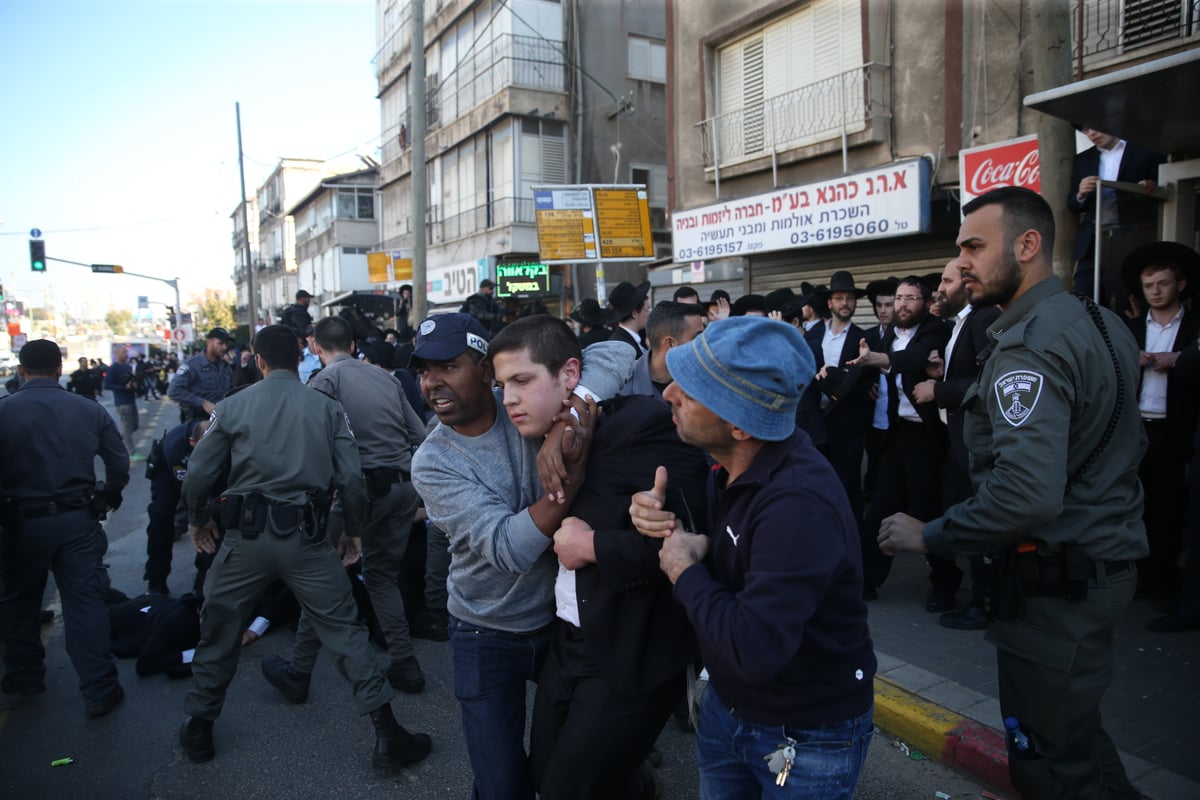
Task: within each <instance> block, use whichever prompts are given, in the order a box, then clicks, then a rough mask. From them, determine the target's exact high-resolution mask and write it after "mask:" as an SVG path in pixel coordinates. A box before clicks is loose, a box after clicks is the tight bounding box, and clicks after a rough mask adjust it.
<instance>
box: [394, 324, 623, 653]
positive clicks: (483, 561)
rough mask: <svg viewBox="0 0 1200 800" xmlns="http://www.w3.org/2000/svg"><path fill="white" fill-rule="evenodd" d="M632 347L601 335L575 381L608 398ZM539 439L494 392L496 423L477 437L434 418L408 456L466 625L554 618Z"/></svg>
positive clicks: (452, 602) (511, 628)
mask: <svg viewBox="0 0 1200 800" xmlns="http://www.w3.org/2000/svg"><path fill="white" fill-rule="evenodd" d="M632 368H633V350H632V349H631V348H630V347H629V346H628V345H626V344H624V343H623V342H600V343H599V344H595V345H592V346H591V347H589V348H588V349H587V351H586V352H585V354H584V370H583V375H582V380H581V383H582V384H583V385H584V386H586V387H587V388H588V389H589V390H590V391H591V392H592V393H593V394H594V395H599V399H607V398H609V397H612V396H613V395H615V394H616V392H617V390H618V389H619V388H620V387H621V386H622V385H623V384H624V383H625V382H626V380H628V378H629V374H630V371H631V370H632ZM541 444H542V442H541V440H540V439H539V440H530V439H525V438H523V437H522V436H521V434H520V433H519V432H518V431H517V429H516V427H514V426H513V424H512V421H511V420H509V418H508V415H507V414H506V413H505V412H504V404H503V397H502V395H501V394H500V392H499V391H497V393H496V422H495V424H494V425H492V427H491V429H490V430H488V431H487V433H484V434H483V435H481V436H463V435H462V434H460V433H457V432H456V431H454V430H452V429H451V428H449V427H447V426H445V425H442V424H438V426H437V427H436V428H434V429H433V431H432V432H430V434H429V436H428V437H427V438H426V439H425V443H424V444H422V445H421V448H420V449H419V450H417V453H416V455H415V456H413V466H412V478H413V485H414V486H416V489H417V492H418V493H419V494H420V495H421V498H422V499H423V500H424V501H425V509H426V511H427V512H428V513H429V519H430V520H431V521H432V522H433V523H434V524H435V525H437V526H438V527H439V528H441V529H442V530H443V531H445V532H446V537H447V539H448V540H449V542H450V574H449V577H448V578H447V580H446V588H447V592H448V594H449V598H448V600H447V603H446V605H447V608H448V610H449V611H450V613H451V614H453V615H454V616H455V617H457V618H458V619H460V620H462V621H464V622H467V623H469V624H471V625H478V626H480V627H484V628H494V629H496V630H501V631H508V632H511V633H528V632H530V631H535V630H538V629H539V628H542V627H545V626H546V625H549V624H550V622H551V621H552V620H553V619H554V578H555V575H556V574H557V571H558V567H557V565H558V562H557V559H556V558H555V556H554V551H553V550H551V549H550V544H551V540H550V538H549V537H548V536H545V535H544V534H543V533H542V532H541V531H540V530H538V527H537V525H535V524H534V522H533V517H532V516H530V514H529V506H531V505H533V504H534V503H535V502H537V499H538V497H539V496H540V494H541V491H542V488H541V482H540V481H539V480H538V474H537V454H538V449H539V448H540V447H541Z"/></svg>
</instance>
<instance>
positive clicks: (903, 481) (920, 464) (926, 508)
mask: <svg viewBox="0 0 1200 800" xmlns="http://www.w3.org/2000/svg"><path fill="white" fill-rule="evenodd" d="M948 450H949V439H948V438H947V436H946V428H945V426H941V425H930V424H928V423H924V422H910V421H908V420H903V419H902V420H897V421H896V422H894V423H892V425H891V427H890V428H888V432H887V438H886V440H885V442H884V447H883V455H882V456H881V458H880V463H879V478H878V480H877V483H876V485H875V492H874V495H873V496H872V497H871V505H870V507H869V508H868V509H867V514H866V519H865V520H864V522H863V532H862V552H863V579H864V582H865V585H866V586H869V587H878V586H882V585H883V582H884V581H886V580H887V576H888V574H889V573H890V572H891V570H892V557H891V556H887V555H884V554H883V552H882V551H881V550H880V549H879V544H878V542H877V539H878V538H879V526H880V525H881V524H882V523H883V520H884V519H886V518H887V517H890V516H891V515H892V514H897V513H904V514H909V515H911V516H913V517H916V518H917V519H919V520H921V521H923V522H928V521H929V520H931V519H936V518H937V517H939V516H941V513H942V508H943V506H942V469H943V467H944V465H945V461H946V458H947V455H948ZM926 561H928V562H929V567H930V572H929V581H930V583H932V584H933V585H934V586H935V587H937V588H939V589H942V590H944V591H947V592H952V591H956V590H957V589H958V587H959V584H961V583H962V574H963V573H962V570H961V569H959V568H958V566H957V565H956V564H955V563H954V559H952V558H942V557H940V556H926Z"/></svg>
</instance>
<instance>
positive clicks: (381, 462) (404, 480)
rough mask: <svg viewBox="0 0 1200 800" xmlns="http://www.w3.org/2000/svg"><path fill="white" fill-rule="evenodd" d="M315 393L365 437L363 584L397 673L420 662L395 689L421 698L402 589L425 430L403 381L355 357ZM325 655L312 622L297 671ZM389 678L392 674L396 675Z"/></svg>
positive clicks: (306, 622) (355, 532)
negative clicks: (416, 462)
mask: <svg viewBox="0 0 1200 800" xmlns="http://www.w3.org/2000/svg"><path fill="white" fill-rule="evenodd" d="M308 385H309V387H310V388H313V389H316V390H317V391H319V392H321V393H322V394H324V395H326V396H328V397H331V398H333V399H334V400H337V401H339V402H341V403H342V404H343V406H344V408H345V409H346V412H347V414H348V415H349V416H350V421H351V422H352V423H353V425H354V427H355V429H356V430H357V435H356V439H357V441H358V449H359V456H360V459H361V461H362V467H363V472H364V473H365V477H366V481H367V486H368V492H369V494H370V496H371V498H372V499H371V512H370V516H369V517H368V518H367V520H366V524H365V526H364V527H362V528H354V527H351V528H349V529H348V533H349V534H350V535H351V536H361V537H362V540H363V562H362V563H363V583H364V584H365V586H366V589H367V592H368V593H369V594H370V596H371V604H372V605H373V606H374V608H375V614H376V616H377V617H378V619H379V626H380V628H382V629H383V634H384V636H385V638H386V639H387V645H388V655H389V656H390V659H391V664H392V667H393V668H396V667H397V666H398V665H399V664H400V663H401V662H403V661H406V660H407V659H412V662H410V663H411V664H412V665H413V666H412V667H410V669H411V670H412V671H413V673H414V676H413V679H412V682H411V683H407V685H406V684H405V683H397V681H396V679H393V685H397V687H398V688H406V689H408V690H409V691H416V690H419V688H423V687H424V683H425V680H424V676H423V675H421V673H420V668H419V667H417V666H416V663H415V655H414V651H413V645H412V639H411V638H410V637H409V631H408V621H407V618H406V616H405V611H404V601H403V600H402V599H401V597H400V591H399V588H398V583H397V581H398V580H399V578H400V573H401V560H402V559H403V558H404V553H405V551H406V550H407V549H408V535H409V530H410V529H411V528H412V520H413V515H414V514H416V511H417V507H418V505H420V498H419V497H418V496H417V491H416V489H414V488H413V486H412V482H411V479H410V471H411V468H412V450H413V448H415V447H416V446H417V445H419V444H420V443H421V442H422V441H424V440H425V426H424V424H423V423H422V422H421V418H420V417H418V416H417V413H416V412H415V411H413V409H412V406H410V405H409V403H408V401H407V400H406V399H405V397H404V387H403V386H401V385H400V381H398V380H396V378H394V377H392V376H391V375H390V374H388V372H387V371H386V370H384V369H380V368H379V367H376V366H372V365H370V364H367V363H366V362H363V361H359V360H357V359H355V358H354V357H353V356H351V355H350V354H348V353H339V354H338V355H336V356H334V357H333V359H331V360H330V362H329V363H328V364H327V365H326V366H325V368H324V369H322V370H321V371H320V373H318V374H317V375H316V376H314V377H313V379H312V380H311V381H310V382H309V384H308ZM320 647H321V641H320V639H318V638H317V636H316V632H315V631H314V630H313V626H312V624H311V620H310V619H309V617H308V615H307V614H305V615H303V616H302V617H301V618H300V624H299V626H298V628H297V630H296V642H295V645H294V646H293V648H292V661H291V667H292V669H294V670H296V671H297V672H300V673H304V674H308V673H311V672H312V669H313V665H314V663H315V661H316V657H317V653H318V651H319V650H320ZM414 667H415V669H413V668H414ZM388 674H389V676H390V675H391V674H392V673H391V671H390V670H389V673H388ZM418 676H419V679H418Z"/></svg>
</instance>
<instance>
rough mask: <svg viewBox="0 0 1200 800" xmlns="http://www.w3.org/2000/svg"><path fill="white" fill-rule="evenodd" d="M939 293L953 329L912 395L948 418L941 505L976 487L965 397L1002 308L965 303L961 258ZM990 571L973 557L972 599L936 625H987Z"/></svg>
mask: <svg viewBox="0 0 1200 800" xmlns="http://www.w3.org/2000/svg"><path fill="white" fill-rule="evenodd" d="M938 294H939V295H941V304H942V309H943V314H944V315H945V318H946V319H953V320H955V323H954V333H953V335H952V336H951V337H950V343H949V344H947V345H946V352H945V353H944V354H942V356H935V357H934V358H932V359H931V361H930V366H931V368H932V370H933V374H934V375H939V374H940V377H939V378H937V379H935V378H931V379H929V380H927V381H922V382H921V383H918V384H917V385H916V386H915V387H914V388H913V397H914V398H915V399H916V401H917V402H918V403H933V404H935V405H936V406H937V408H938V414H940V415H941V417H942V421H943V422H945V423H946V432H947V433H948V434H949V436H950V455H949V457H948V458H947V459H946V467H945V469H944V470H943V474H942V504H943V505H952V504H954V503H960V502H962V501H963V500H966V499H967V498H968V497H970V496H971V494H972V492H973V490H972V489H971V478H970V473H969V472H968V469H969V467H970V464H969V462H968V459H967V447H966V445H965V444H964V443H963V412H962V400H963V396H964V395H965V394H966V392H967V389H969V388H971V384H973V383H975V378H976V376H977V375H978V374H979V362H978V357H979V354H980V353H982V352H983V351H984V349H985V348H987V345H988V336H987V329H988V326H989V325H991V324H992V323H993V322H994V321H995V320H996V317H998V316H1000V309H998V308H996V307H995V306H978V307H976V306H974V305H973V304H971V303H968V302H967V287H966V286H965V285H964V283H963V277H962V272H961V271H960V270H959V268H958V261H957V260H954V261H951V262H950V263H948V264H947V265H946V269H945V270H943V271H942V279H941V284H940V285H939V287H938ZM991 574H992V568H991V562H990V560H989V559H986V558H985V557H984V556H972V557H971V601H970V602H969V603H967V605H966V606H964V607H963V608H961V609H959V610H957V611H947V612H946V613H944V614H942V616H941V617H939V618H938V624H939V625H942V626H943V627H946V628H958V629H959V630H976V629H980V628H986V627H987V614H986V613H985V612H984V610H983V606H984V597H985V596H986V595H987V594H988V592H989V589H990V587H991Z"/></svg>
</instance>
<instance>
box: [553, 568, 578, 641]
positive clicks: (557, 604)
mask: <svg viewBox="0 0 1200 800" xmlns="http://www.w3.org/2000/svg"><path fill="white" fill-rule="evenodd" d="M554 613H555V614H556V615H557V616H558V618H559V619H561V620H564V621H566V622H569V623H571V624H572V625H574V626H575V627H576V628H579V627H582V626H581V625H580V624H579V597H578V595H576V593H575V570H573V569H567V568H566V567H564V566H563V565H562V564H561V563H560V564H559V565H558V577H557V578H555V579H554Z"/></svg>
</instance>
